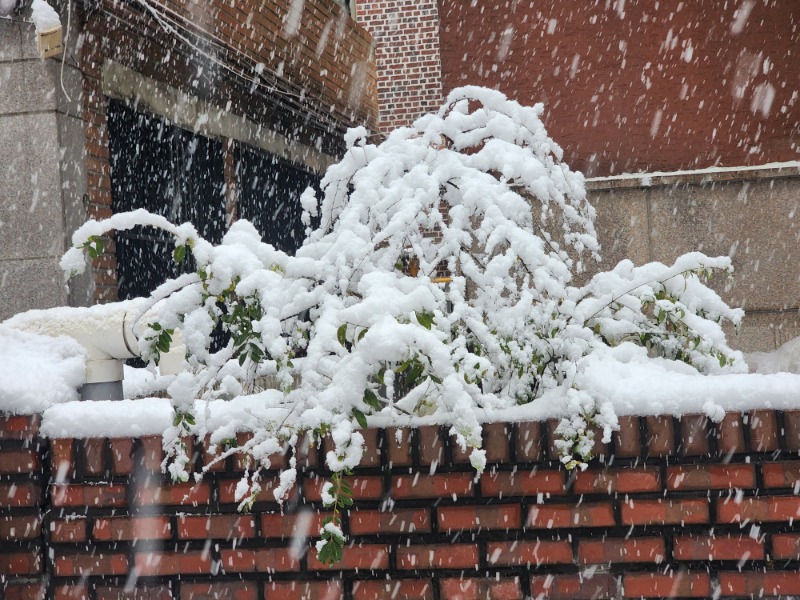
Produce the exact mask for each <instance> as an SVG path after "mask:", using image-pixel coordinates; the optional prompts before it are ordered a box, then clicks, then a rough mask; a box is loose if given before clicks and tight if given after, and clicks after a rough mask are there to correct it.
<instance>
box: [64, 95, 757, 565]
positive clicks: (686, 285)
mask: <svg viewBox="0 0 800 600" xmlns="http://www.w3.org/2000/svg"><path fill="white" fill-rule="evenodd" d="M541 113H542V106H541V105H537V106H535V107H532V108H530V107H523V106H520V105H519V104H517V103H516V102H513V101H510V100H507V99H506V98H505V97H504V96H503V95H502V94H500V93H498V92H496V91H491V90H487V89H482V88H475V87H467V88H461V89H458V90H455V91H453V92H452V93H451V94H450V96H449V97H448V98H447V101H446V104H445V105H444V106H443V107H442V109H441V110H440V111H439V113H438V114H433V115H428V116H425V117H423V118H421V119H419V120H418V121H417V122H416V123H415V124H414V125H413V126H412V127H408V128H402V129H398V130H396V131H394V132H392V133H391V134H390V135H389V136H388V138H387V139H386V140H385V141H384V142H382V143H381V144H379V145H374V144H370V143H367V141H366V131H364V130H363V129H354V130H351V131H350V132H349V133H348V135H347V146H348V150H347V153H346V154H345V156H344V158H343V159H342V160H341V162H339V163H338V164H337V165H334V166H332V167H331V168H329V169H328V172H327V174H326V175H325V178H324V179H323V181H322V189H323V196H322V198H321V199H317V198H316V197H315V196H314V192H313V190H308V191H306V192H305V194H304V195H303V198H302V203H303V207H304V208H305V211H306V212H305V213H304V220H305V223H306V224H309V223H310V222H311V218H312V217H313V216H317V215H316V213H315V211H316V210H317V207H318V206H321V214H320V215H319V216H320V226H319V227H318V228H317V229H315V230H309V231H308V238H307V240H306V242H305V244H304V245H303V246H302V247H301V248H300V250H299V251H298V252H297V255H296V256H294V257H292V256H288V255H286V254H284V253H282V252H280V251H278V250H276V249H275V248H273V247H271V246H270V245H267V244H264V243H262V242H261V240H260V237H259V235H258V233H257V232H256V230H255V229H254V227H253V226H252V225H251V224H250V223H248V222H246V221H239V222H237V223H235V224H233V226H232V227H231V228H230V230H229V231H228V233H227V234H226V235H225V237H224V239H223V241H222V243H221V244H220V245H219V246H212V245H211V244H209V243H208V242H206V241H205V240H203V239H201V238H200V237H199V236H198V235H197V232H196V231H195V230H194V228H193V227H192V226H191V225H188V224H184V225H180V226H175V225H173V224H171V223H168V222H167V221H166V220H164V219H162V218H160V217H156V216H153V215H150V214H148V213H145V212H144V211H135V212H132V213H127V214H119V215H114V216H113V217H111V218H110V219H107V220H105V221H102V222H89V223H87V224H86V225H85V226H84V227H82V228H81V229H80V230H79V231H78V232H77V233H76V235H75V237H74V239H73V242H74V244H75V249H73V250H71V251H70V252H69V253H68V254H67V255H65V257H64V260H63V266H64V268H65V270H67V271H77V270H80V269H81V268H82V264H83V262H82V261H83V249H88V251H89V253H90V254H97V252H98V248H97V244H98V241H99V239H100V236H101V235H103V234H104V233H105V232H107V231H109V230H112V229H127V228H129V227H132V226H134V225H136V224H146V225H151V226H154V227H159V228H161V229H164V230H166V231H168V232H170V233H172V234H173V235H174V237H175V240H176V244H177V248H176V251H175V258H176V260H179V261H180V260H183V259H184V258H185V256H186V255H187V254H188V253H191V255H192V256H193V258H194V261H195V263H196V265H197V269H196V271H195V272H194V273H191V274H187V275H182V276H180V277H178V278H177V279H175V280H172V281H169V282H167V283H166V284H164V285H162V286H161V287H160V288H159V289H157V290H156V291H155V292H154V293H153V295H152V298H151V302H150V303H149V305H148V306H147V307H145V308H144V309H143V310H147V309H148V308H149V307H150V306H152V305H157V307H158V310H159V312H158V314H159V317H158V319H157V320H156V321H154V322H152V323H149V326H148V328H147V331H146V333H145V334H144V336H143V337H142V339H141V342H140V343H141V351H142V354H143V356H145V357H146V358H149V359H150V360H153V361H155V362H157V361H158V359H159V355H160V353H161V352H163V351H165V350H166V349H167V348H168V347H169V343H170V339H171V335H172V333H173V331H174V330H175V329H180V330H181V331H182V336H183V341H184V343H185V344H186V347H187V369H186V372H185V373H183V374H181V375H180V376H179V377H178V378H177V379H176V380H175V381H174V382H173V383H172V385H171V386H170V388H169V393H170V395H171V397H172V398H173V400H174V404H175V420H174V427H173V429H172V430H171V431H170V432H169V435H168V436H166V437H165V439H166V442H165V443H166V444H167V449H168V451H169V452H170V455H171V461H170V463H169V468H170V470H171V472H172V474H173V475H174V476H175V477H177V478H179V479H186V478H188V475H189V474H188V473H187V472H186V465H187V460H186V457H185V455H184V452H183V448H182V446H181V444H180V441H179V440H180V436H181V435H182V434H184V433H187V432H189V431H190V430H191V429H192V426H193V425H194V422H195V416H194V415H193V414H192V410H193V408H192V407H193V400H194V399H195V398H198V397H199V398H208V399H211V398H230V397H234V396H240V395H243V394H258V393H259V392H260V390H261V389H262V388H263V387H265V386H266V385H267V384H268V383H269V385H272V386H273V387H274V386H277V387H278V388H279V389H280V390H282V392H283V393H282V394H275V393H274V392H273V393H269V394H267V393H263V394H262V396H263V402H264V403H265V405H266V406H267V407H268V411H267V412H268V413H269V414H270V415H271V417H270V418H268V419H263V418H261V419H259V420H255V419H254V420H253V421H252V422H242V423H239V424H237V427H239V428H240V429H250V430H252V431H254V433H255V436H254V438H253V439H252V441H250V442H248V443H247V445H246V447H245V448H243V449H238V450H244V451H246V452H247V453H249V454H250V455H251V456H252V457H253V463H252V469H251V471H250V472H248V473H247V474H246V476H245V480H244V481H243V483H242V485H240V487H239V494H238V496H239V498H240V500H241V501H242V504H243V505H244V506H246V505H247V504H248V502H251V501H252V499H253V498H255V496H256V494H257V493H258V491H259V489H260V488H259V483H258V481H259V473H260V471H261V470H262V469H264V468H268V467H269V462H268V461H269V459H268V457H269V455H270V454H272V453H274V452H276V451H279V450H280V449H281V448H282V447H283V446H284V444H288V445H289V446H290V447H292V448H295V447H296V446H297V444H298V442H299V440H300V437H301V436H302V435H303V434H307V435H309V436H311V437H312V438H314V439H319V438H320V437H321V436H323V435H328V434H329V435H330V436H331V437H332V439H333V442H334V450H332V451H331V452H329V453H328V455H327V464H328V466H329V467H330V469H331V470H332V471H334V472H335V473H336V474H337V475H336V477H335V478H334V481H333V484H332V485H331V486H330V487H329V488H326V494H325V498H326V500H327V503H328V504H330V505H332V506H333V507H334V515H335V516H334V519H333V522H332V523H330V524H329V525H328V526H326V527H325V529H324V530H323V531H322V532H321V533H322V536H323V540H322V542H321V543H320V544H319V546H318V550H319V551H320V554H321V556H322V558H323V560H329V561H334V560H336V559H337V557H338V556H339V555H340V553H341V548H342V544H343V543H344V536H343V535H342V534H341V530H340V529H339V527H338V526H339V519H338V514H339V513H338V510H339V509H340V508H342V507H343V506H344V505H345V504H346V502H347V501H348V500H347V489H346V481H345V480H344V479H342V477H341V474H342V473H346V472H348V471H349V470H350V469H352V468H353V467H355V466H356V465H358V464H359V462H360V460H361V457H362V452H363V437H362V435H361V434H360V433H359V431H358V430H359V429H360V428H364V427H366V426H367V425H368V424H370V423H373V424H377V425H387V424H390V423H391V424H399V425H409V424H413V423H414V421H415V419H421V418H425V419H427V422H439V423H447V424H449V425H450V426H451V429H450V433H451V434H452V435H453V436H454V437H455V439H456V441H457V443H458V444H459V445H460V446H462V447H463V448H465V449H466V448H468V447H470V448H472V454H471V459H472V464H473V465H474V466H475V468H476V469H477V470H478V471H481V470H482V469H483V467H484V464H485V454H484V452H483V451H482V450H481V422H482V421H484V420H485V419H486V418H487V415H490V414H492V412H495V411H498V410H503V409H510V408H512V407H515V406H519V405H525V404H529V403H535V402H536V400H537V398H538V397H539V396H540V395H541V394H542V393H543V392H545V391H546V390H549V389H553V388H558V387H561V388H566V389H570V390H571V391H570V394H568V395H567V396H566V397H568V398H570V400H569V402H568V403H567V405H565V407H564V414H565V418H564V420H563V421H562V423H561V426H560V428H559V432H560V434H561V435H562V437H563V440H562V443H561V448H562V450H563V453H564V460H565V462H566V463H568V464H569V465H570V466H573V465H575V464H580V463H581V462H582V461H584V460H586V459H588V458H590V457H591V449H592V447H593V438H592V436H593V434H592V426H593V425H596V424H597V423H600V424H602V425H604V426H605V429H606V435H608V434H609V433H610V429H611V428H612V427H613V425H614V423H615V418H614V416H613V414H609V411H608V409H607V408H604V407H603V406H597V405H596V403H595V402H594V400H593V399H592V398H591V396H589V395H587V394H586V393H584V392H582V391H581V390H580V389H572V388H577V387H578V386H577V384H576V383H575V379H576V374H578V373H579V372H580V371H581V368H582V361H584V360H585V359H586V357H588V356H590V355H591V354H592V353H593V352H595V351H597V350H598V349H601V348H607V347H608V346H615V345H619V344H624V343H631V342H633V343H636V344H641V345H643V346H646V347H647V348H648V349H649V351H650V353H651V355H652V356H660V357H666V358H669V359H674V360H680V361H684V362H686V363H688V364H690V365H693V366H694V367H696V368H697V369H698V370H700V371H703V372H708V373H715V372H719V371H722V370H730V369H736V368H737V365H738V364H739V362H740V361H738V359H739V356H738V354H737V353H735V352H733V351H732V350H731V349H730V348H729V347H728V346H727V344H726V342H725V337H724V335H723V333H722V330H721V328H720V325H719V324H720V323H721V322H722V321H723V320H724V319H729V320H731V321H734V322H738V320H739V319H740V318H741V316H742V313H741V311H738V310H732V309H730V308H728V307H727V306H726V305H725V304H724V302H723V301H722V300H721V299H720V298H719V296H718V295H717V294H716V293H714V292H713V291H712V290H710V289H709V288H708V287H706V286H705V285H704V284H703V282H702V281H701V277H703V276H706V275H708V274H709V273H710V272H711V271H712V270H716V269H721V270H724V271H727V270H730V266H731V265H730V261H729V259H727V258H709V257H706V256H703V255H701V254H690V255H686V256H684V257H681V258H680V259H679V260H678V261H677V262H676V264H675V265H674V266H672V267H667V266H665V265H661V264H656V263H654V264H650V265H646V266H643V267H638V268H637V267H634V266H633V265H632V264H631V263H630V262H629V261H623V262H622V263H620V264H619V265H617V266H616V267H615V268H614V269H613V270H611V271H608V272H603V273H600V274H598V275H596V276H594V277H593V278H592V279H591V280H590V281H589V283H587V284H586V285H583V286H581V287H578V286H576V285H574V284H573V276H574V275H575V274H576V273H579V272H581V271H582V270H583V269H584V266H585V264H586V261H596V260H598V259H599V245H598V243H597V238H596V235H595V230H594V225H593V222H594V210H593V208H592V207H591V206H590V205H589V203H588V202H587V200H586V193H585V190H584V185H583V176H582V175H581V174H580V173H575V172H572V171H570V169H569V168H568V166H567V165H565V164H564V163H563V162H562V161H561V157H562V151H561V148H560V147H559V146H558V145H557V144H556V143H555V142H553V141H552V140H551V139H550V138H549V137H548V135H547V132H546V131H545V129H544V126H543V125H542V122H541V120H540V115H541ZM320 200H321V202H320ZM220 324H221V326H222V328H223V329H224V330H225V331H227V332H228V333H229V334H230V341H229V342H228V344H227V345H226V346H225V347H224V348H222V349H220V350H218V351H212V349H211V344H210V340H211V336H212V332H213V331H214V330H215V328H216V327H218V325H220ZM202 433H205V432H202ZM210 433H211V434H212V441H214V442H216V443H221V442H222V441H223V439H225V438H229V437H230V433H231V431H230V428H226V429H225V431H212V432H210ZM236 450H237V449H235V448H232V449H230V450H228V452H233V451H236ZM295 466H296V464H295V462H294V459H293V458H292V460H291V463H290V468H289V469H288V470H286V471H285V472H284V473H283V475H282V477H281V486H280V487H279V489H278V490H277V491H276V493H275V496H276V499H278V500H280V499H281V498H282V494H285V493H286V492H287V491H288V489H289V488H290V487H291V485H292V484H293V482H294V477H295Z"/></svg>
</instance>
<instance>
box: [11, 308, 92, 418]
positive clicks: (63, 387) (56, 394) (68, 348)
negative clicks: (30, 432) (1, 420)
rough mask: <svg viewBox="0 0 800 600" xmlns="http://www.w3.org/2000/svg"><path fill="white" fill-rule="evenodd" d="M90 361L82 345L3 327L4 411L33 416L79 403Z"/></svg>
mask: <svg viewBox="0 0 800 600" xmlns="http://www.w3.org/2000/svg"><path fill="white" fill-rule="evenodd" d="M85 369H86V359H85V353H84V350H83V348H82V347H81V345H80V344H78V342H76V341H75V340H73V339H72V338H69V337H66V336H57V337H50V336H45V335H40V334H37V333H32V332H28V331H18V330H16V329H14V328H12V327H9V326H8V324H7V322H6V323H0V410H1V411H3V412H5V413H10V414H18V415H29V414H35V413H39V412H41V411H43V410H44V409H46V408H47V407H48V406H51V405H53V404H58V403H61V402H69V401H71V400H77V399H78V397H79V395H78V391H77V390H78V388H79V387H80V386H81V385H83V381H84V373H85Z"/></svg>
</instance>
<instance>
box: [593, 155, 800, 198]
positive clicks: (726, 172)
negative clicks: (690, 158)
mask: <svg viewBox="0 0 800 600" xmlns="http://www.w3.org/2000/svg"><path fill="white" fill-rule="evenodd" d="M784 177H800V161H791V162H784V163H769V164H766V165H758V166H753V167H711V168H708V169H697V170H689V171H672V172H668V173H662V172H653V173H631V174H624V175H612V176H610V177H592V178H589V179H587V180H586V190H587V191H595V190H614V189H630V188H652V187H666V186H673V185H680V184H693V185H706V184H709V183H721V182H729V181H754V180H759V179H780V178H784Z"/></svg>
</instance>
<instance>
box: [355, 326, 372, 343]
mask: <svg viewBox="0 0 800 600" xmlns="http://www.w3.org/2000/svg"><path fill="white" fill-rule="evenodd" d="M368 331H369V328H364V329H362V330H361V331H360V332H359V334H358V339H357V341H359V342H360V341H361V340H362V339H364V336H365V335H367V332H368Z"/></svg>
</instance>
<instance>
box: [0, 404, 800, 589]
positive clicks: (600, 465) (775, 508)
mask: <svg viewBox="0 0 800 600" xmlns="http://www.w3.org/2000/svg"><path fill="white" fill-rule="evenodd" d="M798 414H800V413H798V412H786V413H773V414H771V415H770V414H766V413H764V412H763V411H760V412H759V414H758V415H756V417H757V418H758V420H759V421H760V422H761V423H767V424H769V423H776V424H778V423H784V424H785V423H788V422H790V421H792V420H793V419H796V418H797V416H798ZM634 419H635V420H636V422H637V423H638V424H639V425H640V427H633V426H628V427H623V428H621V430H620V432H618V434H617V439H615V440H614V441H613V442H612V443H611V444H609V445H608V447H607V448H606V449H605V455H604V456H603V457H602V458H598V459H595V460H593V461H592V462H591V463H590V464H589V466H588V468H587V469H586V470H585V471H581V472H578V473H574V472H567V471H565V470H564V468H563V466H562V465H561V464H560V463H559V462H558V461H552V460H551V459H550V458H549V448H550V446H551V445H552V439H551V434H550V433H548V432H552V430H553V427H552V424H547V423H545V424H540V423H522V424H518V425H502V431H503V432H504V434H503V435H502V436H501V435H499V431H501V429H500V427H499V426H496V427H495V428H496V431H495V435H493V436H491V437H492V440H493V443H494V444H495V447H494V448H493V450H492V452H491V456H492V459H491V460H490V461H489V464H488V466H487V470H486V472H485V473H484V474H483V475H481V476H480V477H476V476H475V473H474V472H473V471H472V469H471V467H470V466H469V465H468V464H466V463H464V462H463V461H462V457H459V456H458V455H457V453H456V448H455V446H454V444H453V443H452V440H451V439H449V438H448V437H447V435H446V428H438V427H427V428H424V429H420V430H401V431H400V443H399V444H398V442H397V438H396V436H395V431H381V430H370V431H368V432H366V433H367V437H368V438H369V439H370V440H371V441H370V450H369V452H370V453H371V455H372V456H371V457H370V458H369V459H368V460H366V461H365V463H364V465H362V466H360V467H359V468H358V469H356V470H355V472H354V473H353V475H352V476H350V481H351V484H352V485H353V489H354V492H355V496H356V498H355V503H354V506H353V507H351V508H350V509H349V510H348V511H346V512H345V513H344V514H343V529H344V531H345V533H347V534H348V535H349V537H350V539H349V541H348V545H347V547H346V549H345V553H344V558H343V560H342V562H341V563H339V564H337V565H335V566H334V567H332V568H330V567H328V566H327V565H323V564H321V563H319V561H318V560H317V559H316V555H315V552H314V551H313V549H312V548H311V547H312V546H313V544H314V543H315V542H316V540H318V539H319V529H320V527H321V526H322V521H323V519H324V517H325V515H326V514H329V513H327V512H326V511H325V510H323V508H322V506H321V503H320V500H319V488H320V484H321V482H322V481H323V480H324V479H325V478H326V477H328V476H329V475H330V474H329V473H328V472H326V471H325V467H324V461H323V460H321V458H322V453H323V452H325V448H326V447H327V445H326V444H321V445H317V446H315V447H313V448H309V449H308V450H306V451H305V452H306V455H305V462H303V463H302V464H304V465H305V466H304V467H301V468H300V469H299V473H298V484H297V485H296V486H295V489H294V492H293V496H292V498H293V500H292V503H290V504H287V505H285V506H284V513H285V514H282V513H281V510H280V507H279V506H278V505H277V504H276V503H275V501H274V497H272V496H271V495H270V494H271V489H272V487H271V485H270V483H269V482H270V481H271V479H270V477H272V476H273V474H275V476H277V471H272V472H271V473H270V474H268V475H266V476H265V478H264V484H265V489H267V490H269V491H268V493H267V494H266V495H265V496H264V497H263V498H259V500H258V501H257V502H256V504H255V505H254V511H253V512H252V513H251V514H241V513H238V512H237V510H236V503H235V502H234V501H233V498H232V494H233V489H234V488H235V485H236V483H237V482H238V480H239V478H240V477H241V476H242V474H243V472H242V471H241V470H237V469H243V468H244V462H243V461H237V460H230V461H227V463H226V465H225V468H224V469H221V470H215V471H212V472H210V473H208V474H207V475H206V476H205V478H204V480H203V482H202V483H200V484H199V485H194V484H173V483H171V482H170V481H168V480H167V479H166V478H165V477H164V476H163V475H162V474H161V473H160V471H159V470H158V469H159V465H160V463H161V460H162V459H163V456H162V448H161V440H160V439H159V438H158V437H149V438H143V439H136V440H134V439H130V440H120V439H115V440H108V439H100V438H98V439H94V440H72V439H62V440H46V439H43V438H40V437H39V436H38V434H37V432H38V422H39V421H38V418H36V417H5V418H4V417H0V464H18V463H19V461H22V462H23V463H24V464H25V465H29V466H31V469H29V470H28V471H27V472H24V473H23V472H21V471H20V470H19V469H16V468H7V469H5V470H4V471H3V472H2V473H0V499H1V500H3V503H4V508H3V514H2V516H1V517H0V541H1V542H2V544H0V589H2V590H3V594H4V595H2V596H0V597H2V598H6V599H15V598H59V599H64V600H67V599H72V598H86V599H87V600H90V599H91V600H117V599H121V598H135V599H138V598H141V599H144V598H157V599H158V600H168V599H169V600H193V599H198V600H199V599H200V598H209V597H216V598H227V599H230V600H260V599H262V600H272V599H278V600H281V599H284V600H286V599H290V598H326V597H330V598H353V599H354V600H372V599H379V598H409V599H410V598H414V599H415V600H416V599H418V598H419V599H433V598H448V599H450V598H463V599H472V600H478V599H484V598H494V599H503V598H506V599H520V600H521V599H522V598H537V597H542V598H564V599H566V598H577V599H580V598H618V597H624V598H658V597H668V596H674V597H682V598H703V597H710V596H714V595H718V596H719V597H721V598H727V597H739V598H741V597H751V596H754V595H758V594H759V593H760V591H759V590H761V589H762V588H763V589H764V595H765V597H770V596H778V595H783V596H787V595H792V594H795V595H796V594H798V593H800V588H798V587H797V585H798V584H797V581H798V580H800V575H799V573H800V534H798V533H797V532H796V531H795V529H796V522H797V519H798V518H800V501H798V496H797V491H798V490H797V485H798V484H797V474H798V469H800V467H799V466H798V465H800V463H799V462H798V461H797V460H796V454H794V452H795V450H793V449H792V448H791V443H792V439H793V437H792V436H794V432H793V430H790V428H788V427H783V428H776V429H774V431H773V432H772V433H769V432H767V435H766V436H764V435H761V436H753V435H751V431H750V430H745V435H743V436H742V437H741V438H740V439H739V438H737V439H734V441H733V442H731V443H732V444H733V446H734V447H735V448H736V451H735V452H733V453H731V452H729V451H728V450H725V451H724V452H723V451H722V448H721V445H722V443H721V441H720V440H721V439H723V438H725V436H728V438H730V435H729V433H721V432H723V425H724V428H731V427H733V426H732V425H731V424H732V423H740V424H741V426H742V427H747V428H750V427H751V424H752V423H753V422H754V420H755V418H754V415H752V414H744V415H738V414H737V415H728V416H727V417H726V419H725V422H723V424H722V425H721V424H714V423H711V422H710V421H708V420H707V419H705V418H702V419H701V418H696V419H686V418H684V419H672V418H671V417H658V418H650V417H648V418H642V419H639V418H638V417H636V418H634ZM690 422H691V423H693V425H692V426H691V427H689V426H686V423H690ZM629 425H630V423H629ZM768 426H769V425H768ZM769 427H771V426H769ZM733 428H734V429H735V427H733ZM661 431H672V432H673V435H672V438H671V440H670V441H669V443H667V442H666V441H664V440H661V441H660V442H659V444H658V446H657V452H656V453H655V454H657V455H655V456H654V455H653V454H651V452H652V450H653V448H654V447H655V446H653V445H651V444H649V443H648V439H649V438H652V437H653V435H654V434H656V433H658V432H661ZM643 433H644V434H646V435H645V437H643V436H642V434H643ZM689 437H691V440H690V439H688V438H689ZM699 438H702V439H705V440H707V441H708V444H707V445H705V444H704V445H703V448H701V450H702V451H693V452H687V451H686V450H685V448H687V447H691V446H692V444H695V442H696V440H697V439H699ZM765 438H766V439H770V440H772V441H771V442H770V443H769V444H765V442H764V439H765ZM521 439H524V440H525V442H524V444H522V445H521V442H520V440H521ZM498 440H499V441H498ZM189 441H190V442H192V443H195V444H196V445H195V447H196V448H198V449H202V448H203V445H202V443H200V442H194V441H192V440H189ZM636 444H639V446H638V447H639V449H640V452H639V455H638V456H636V455H634V454H632V448H634V447H636ZM742 444H744V446H742ZM753 444H757V447H758V448H775V447H777V449H776V450H766V451H762V452H759V451H757V450H756V449H755V447H754V446H753ZM114 449H117V450H118V451H115V450H114ZM620 449H621V451H622V454H624V455H625V456H618V455H617V454H616V452H617V450H620ZM437 457H438V458H437ZM276 458H278V457H276ZM398 458H399V459H400V462H402V463H404V464H403V466H402V467H400V466H398V465H397V464H396V462H395V461H396V460H397V459H398ZM285 460H286V457H283V456H282V457H280V458H278V459H277V461H276V464H284V463H285ZM437 460H440V462H438V463H435V464H436V466H435V472H433V473H432V472H431V471H432V462H433V461H437ZM137 461H140V462H141V463H142V464H141V465H139V464H136V463H137ZM200 463H202V458H200V456H199V455H198V464H200ZM390 463H391V466H390ZM303 537H305V538H306V539H305V541H301V542H300V544H299V546H298V540H302V539H303ZM133 569H136V572H137V573H138V575H139V576H140V577H147V578H153V579H147V580H145V581H146V582H147V585H146V586H145V585H144V584H143V583H140V585H139V587H137V588H135V589H133V590H126V588H125V582H126V581H127V580H128V577H129V576H130V574H131V572H132V570H133ZM326 594H330V596H327V595H326Z"/></svg>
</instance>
